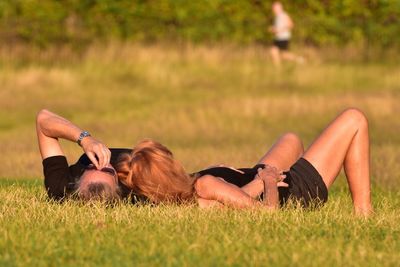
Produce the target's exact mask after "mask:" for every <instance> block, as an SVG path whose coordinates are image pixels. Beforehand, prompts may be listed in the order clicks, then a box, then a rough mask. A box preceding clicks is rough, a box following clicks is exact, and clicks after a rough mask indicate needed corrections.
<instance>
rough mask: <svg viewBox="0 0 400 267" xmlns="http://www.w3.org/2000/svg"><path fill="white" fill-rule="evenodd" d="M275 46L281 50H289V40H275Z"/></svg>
mask: <svg viewBox="0 0 400 267" xmlns="http://www.w3.org/2000/svg"><path fill="white" fill-rule="evenodd" d="M273 46H276V47H278V49H279V50H282V51H287V50H289V40H274V43H273Z"/></svg>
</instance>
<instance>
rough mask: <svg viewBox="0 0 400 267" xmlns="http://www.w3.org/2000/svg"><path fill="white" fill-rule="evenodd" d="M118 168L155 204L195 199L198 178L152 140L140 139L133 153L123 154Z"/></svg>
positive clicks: (125, 179) (131, 185)
mask: <svg viewBox="0 0 400 267" xmlns="http://www.w3.org/2000/svg"><path fill="white" fill-rule="evenodd" d="M116 170H117V173H118V177H119V179H120V181H121V182H122V183H123V184H125V185H126V186H128V187H129V188H131V189H132V190H134V191H135V193H138V194H141V195H143V196H146V197H147V198H149V200H150V201H152V202H154V203H160V202H182V201H187V200H190V199H192V198H193V195H194V182H195V179H194V178H192V177H190V176H189V175H188V174H187V173H186V172H185V170H184V168H183V167H182V165H181V164H180V163H179V162H178V161H176V160H175V159H174V157H173V154H172V152H171V151H170V150H169V149H168V148H166V147H165V146H163V145H162V144H160V143H158V142H156V141H153V140H151V139H145V140H143V141H141V142H139V143H138V144H137V145H136V146H135V147H134V148H133V151H132V153H130V154H128V153H126V154H122V155H121V156H120V158H119V159H118V163H117V166H116Z"/></svg>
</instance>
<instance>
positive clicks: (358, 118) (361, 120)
mask: <svg viewBox="0 0 400 267" xmlns="http://www.w3.org/2000/svg"><path fill="white" fill-rule="evenodd" d="M343 116H346V118H347V119H348V120H349V121H351V122H352V123H353V124H354V125H358V126H368V119H367V117H366V116H365V114H364V113H363V112H362V111H361V110H359V109H358V108H348V109H346V110H345V111H343Z"/></svg>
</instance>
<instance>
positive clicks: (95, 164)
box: [86, 152, 99, 169]
mask: <svg viewBox="0 0 400 267" xmlns="http://www.w3.org/2000/svg"><path fill="white" fill-rule="evenodd" d="M86 155H87V156H88V158H89V159H90V161H91V162H92V163H93V164H94V166H96V168H97V169H99V162H98V161H97V159H96V156H95V154H94V153H93V152H87V153H86Z"/></svg>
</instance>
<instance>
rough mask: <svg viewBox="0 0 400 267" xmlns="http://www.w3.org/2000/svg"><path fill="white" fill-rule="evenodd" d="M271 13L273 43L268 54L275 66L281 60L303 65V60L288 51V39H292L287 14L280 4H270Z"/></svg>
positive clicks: (290, 23) (291, 24) (291, 25)
mask: <svg viewBox="0 0 400 267" xmlns="http://www.w3.org/2000/svg"><path fill="white" fill-rule="evenodd" d="M272 12H273V13H274V16H275V18H274V25H273V26H272V27H270V31H271V32H272V33H273V34H274V42H273V45H272V47H271V50H270V53H271V57H272V61H273V63H274V65H275V66H278V67H279V66H280V65H281V61H282V59H284V60H288V61H293V62H297V63H299V64H302V63H304V58H303V57H301V56H298V55H295V54H294V53H292V52H290V51H289V45H290V38H291V37H292V33H291V31H292V29H293V27H294V24H293V21H292V19H291V18H290V16H289V14H288V13H286V11H285V10H284V9H283V5H282V3H281V2H274V3H273V4H272Z"/></svg>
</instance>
